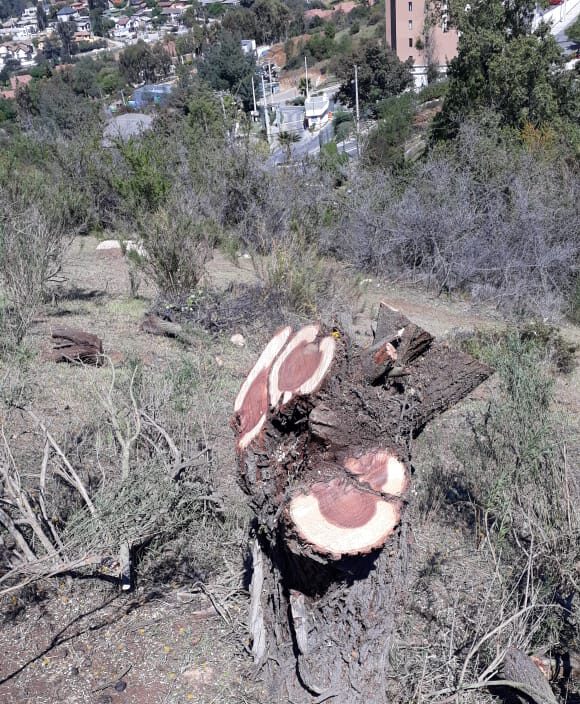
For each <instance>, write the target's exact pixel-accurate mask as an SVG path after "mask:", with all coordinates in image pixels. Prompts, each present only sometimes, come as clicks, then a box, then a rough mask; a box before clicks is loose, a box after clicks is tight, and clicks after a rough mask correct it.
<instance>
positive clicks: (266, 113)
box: [262, 73, 270, 144]
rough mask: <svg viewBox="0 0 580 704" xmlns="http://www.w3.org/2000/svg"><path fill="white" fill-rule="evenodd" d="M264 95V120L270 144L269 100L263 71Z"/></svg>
mask: <svg viewBox="0 0 580 704" xmlns="http://www.w3.org/2000/svg"><path fill="white" fill-rule="evenodd" d="M262 96H263V99H264V122H265V123H266V139H267V140H268V144H270V119H269V118H268V101H267V100H266V86H265V84H264V74H263V73H262Z"/></svg>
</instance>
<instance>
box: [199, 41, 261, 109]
mask: <svg viewBox="0 0 580 704" xmlns="http://www.w3.org/2000/svg"><path fill="white" fill-rule="evenodd" d="M254 73H255V60H254V58H253V57H251V56H246V55H245V54H244V52H243V51H242V48H241V46H240V43H239V41H238V40H237V39H236V38H235V37H234V36H233V35H231V34H224V35H223V36H222V39H221V41H220V42H219V43H218V44H215V45H214V46H213V47H212V48H211V49H210V50H209V51H208V52H207V54H206V55H205V56H204V57H203V60H202V61H201V62H200V64H199V76H200V78H202V79H203V80H204V81H206V82H207V83H208V84H209V85H210V86H211V87H212V88H213V89H214V90H219V91H223V90H228V91H230V92H231V93H232V95H234V96H239V97H240V98H241V99H242V100H243V101H244V104H245V106H246V107H248V106H249V103H250V100H251V96H252V76H253V75H254Z"/></svg>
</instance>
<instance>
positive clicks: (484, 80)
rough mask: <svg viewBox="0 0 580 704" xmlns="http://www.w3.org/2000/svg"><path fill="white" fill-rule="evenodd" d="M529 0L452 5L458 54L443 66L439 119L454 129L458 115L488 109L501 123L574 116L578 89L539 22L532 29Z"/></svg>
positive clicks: (444, 127)
mask: <svg viewBox="0 0 580 704" xmlns="http://www.w3.org/2000/svg"><path fill="white" fill-rule="evenodd" d="M533 9H534V3H533V2H530V1H529V0H518V1H517V2H511V3H504V2H502V1H501V0H492V1H491V2H486V3H475V4H473V6H472V7H471V9H470V10H469V11H468V12H465V10H462V9H459V7H457V8H456V13H455V17H456V19H457V22H458V26H459V29H460V32H461V34H460V38H459V50H458V55H457V57H456V58H455V59H453V60H452V62H451V64H450V67H449V72H448V75H449V89H448V93H447V99H446V101H445V106H444V111H443V114H442V116H441V118H440V119H439V123H440V126H441V130H442V131H443V132H445V133H446V134H454V133H455V132H456V130H457V127H458V125H459V124H460V122H461V120H463V119H464V118H465V117H466V116H467V115H469V114H473V113H476V112H478V111H481V110H482V109H486V108H488V109H494V110H496V111H497V112H498V113H499V114H500V115H501V117H502V122H503V124H506V125H510V126H512V127H518V128H521V127H522V126H523V125H524V123H525V122H530V123H531V124H533V125H536V126H537V125H541V124H547V123H550V122H553V121H554V120H556V119H558V118H562V117H563V118H572V119H574V116H577V114H578V109H579V106H580V102H579V101H580V93H579V89H578V86H577V85H576V84H575V82H574V80H573V78H572V76H571V74H570V73H569V72H566V71H565V70H564V66H563V57H562V55H561V51H560V48H559V46H558V44H557V42H556V40H555V38H554V37H553V36H552V34H551V33H550V31H549V28H548V27H546V26H545V25H541V26H540V27H539V28H538V29H537V30H536V31H535V32H534V33H533V34H532V32H531V17H532V14H533Z"/></svg>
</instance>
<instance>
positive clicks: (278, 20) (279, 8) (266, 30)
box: [252, 0, 292, 44]
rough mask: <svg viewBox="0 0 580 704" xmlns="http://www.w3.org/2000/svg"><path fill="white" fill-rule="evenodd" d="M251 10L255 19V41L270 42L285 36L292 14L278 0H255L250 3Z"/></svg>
mask: <svg viewBox="0 0 580 704" xmlns="http://www.w3.org/2000/svg"><path fill="white" fill-rule="evenodd" d="M252 11H253V12H254V13H255V15H256V21H257V29H258V36H257V37H256V41H258V42H259V43H261V44H262V43H263V44H272V43H273V42H276V41H281V40H282V39H285V38H286V34H287V30H288V25H289V23H290V20H291V18H292V16H291V14H290V11H289V10H288V8H287V7H286V5H284V4H283V3H282V2H280V0H256V2H255V3H254V4H253V5H252Z"/></svg>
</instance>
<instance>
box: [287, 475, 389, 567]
mask: <svg viewBox="0 0 580 704" xmlns="http://www.w3.org/2000/svg"><path fill="white" fill-rule="evenodd" d="M288 516H289V519H290V522H291V524H292V529H293V530H295V531H296V533H297V534H298V535H299V536H300V538H301V539H302V540H303V541H305V542H307V543H309V544H310V545H311V546H312V548H313V549H314V551H315V552H317V553H320V554H323V555H329V556H331V557H332V558H333V559H339V558H340V557H343V556H345V555H362V554H367V553H369V552H372V551H373V550H375V549H376V548H379V547H382V546H383V545H384V544H385V542H386V541H387V539H388V538H389V537H390V536H391V535H393V533H394V532H395V529H396V528H397V526H398V525H399V520H400V517H401V506H400V504H398V503H392V502H390V501H384V500H383V499H380V498H379V497H377V496H376V495H375V494H372V493H370V492H367V491H362V490H361V489H358V488H356V487H355V486H353V485H352V484H350V483H348V482H346V481H345V480H341V479H333V480H331V481H330V482H319V483H317V484H313V485H312V487H311V488H310V492H309V493H308V494H299V495H298V496H295V497H294V498H293V499H292V501H291V502H290V504H289V506H288Z"/></svg>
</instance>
